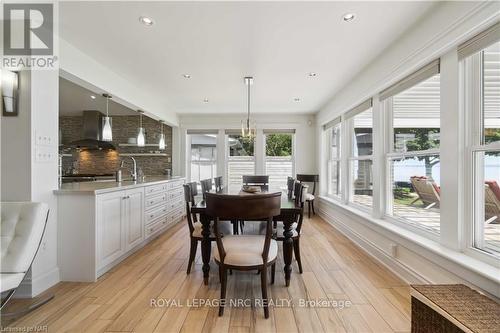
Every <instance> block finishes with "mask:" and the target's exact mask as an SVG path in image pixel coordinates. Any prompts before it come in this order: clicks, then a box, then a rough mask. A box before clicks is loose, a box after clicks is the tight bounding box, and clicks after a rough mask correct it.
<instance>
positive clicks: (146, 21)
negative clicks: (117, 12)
mask: <svg viewBox="0 0 500 333" xmlns="http://www.w3.org/2000/svg"><path fill="white" fill-rule="evenodd" d="M139 22H141V23H142V24H144V25H146V26H148V27H150V26H152V25H153V24H154V23H155V22H154V21H153V19H152V18H150V17H147V16H141V17H139Z"/></svg>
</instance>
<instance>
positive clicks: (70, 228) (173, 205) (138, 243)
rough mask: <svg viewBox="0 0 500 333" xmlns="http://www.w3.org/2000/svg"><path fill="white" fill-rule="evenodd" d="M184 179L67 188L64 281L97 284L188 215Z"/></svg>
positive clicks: (61, 204) (62, 203)
mask: <svg viewBox="0 0 500 333" xmlns="http://www.w3.org/2000/svg"><path fill="white" fill-rule="evenodd" d="M183 184H184V178H181V177H146V178H145V179H144V180H143V181H122V182H115V181H95V182H80V183H67V184H62V185H61V187H60V188H59V189H57V190H55V191H54V193H55V194H56V195H57V198H58V199H57V201H58V221H59V223H58V231H59V232H58V235H59V249H58V250H59V266H60V271H61V280H63V281H85V282H93V281H95V280H96V279H97V278H98V277H99V276H101V275H102V274H104V273H105V272H107V271H108V270H109V269H111V268H112V267H113V266H115V265H116V264H118V263H119V262H121V261H122V260H123V259H125V258H126V257H128V256H129V255H131V254H132V253H134V252H135V251H136V250H138V249H139V248H141V247H143V246H144V245H145V244H147V243H148V242H149V241H151V240H152V239H153V238H155V237H157V236H159V235H160V234H162V233H163V232H164V231H165V230H167V229H168V228H169V227H171V226H172V225H174V224H176V223H178V222H180V221H181V220H182V219H183V218H184V216H185V208H184V203H183V187H182V185H183Z"/></svg>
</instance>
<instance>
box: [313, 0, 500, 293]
mask: <svg viewBox="0 0 500 333" xmlns="http://www.w3.org/2000/svg"><path fill="white" fill-rule="evenodd" d="M499 19H500V3H499V2H446V3H442V4H440V5H439V6H438V7H437V8H436V9H435V10H434V11H433V12H432V13H431V14H429V15H428V16H426V17H425V18H423V19H422V20H421V21H420V22H419V23H417V24H416V25H415V26H414V27H413V28H412V29H411V30H410V31H408V33H406V34H405V35H404V36H403V37H402V38H401V39H399V40H398V41H397V42H396V43H394V44H393V45H391V46H390V47H389V48H388V49H386V50H385V51H384V52H383V53H382V54H381V55H380V56H379V57H378V58H377V59H375V60H374V61H373V62H372V63H371V64H370V65H368V66H367V67H366V68H365V69H364V70H363V71H362V72H361V73H360V74H358V75H357V76H356V77H355V78H354V79H353V80H352V81H351V82H350V83H349V84H347V85H346V86H345V87H344V88H343V89H342V90H341V91H340V92H338V93H337V94H336V96H334V98H333V99H332V100H331V101H330V102H329V103H327V104H326V105H325V107H323V108H322V109H321V110H320V112H319V113H318V114H317V124H318V126H317V135H318V138H317V140H318V142H321V143H322V145H323V149H321V150H320V152H319V153H318V155H317V161H318V168H319V169H320V175H321V181H322V185H323V187H322V193H324V185H325V180H326V177H325V173H326V147H325V146H324V145H325V143H324V142H322V140H323V131H322V128H321V125H322V124H324V123H326V122H327V121H329V120H331V119H333V118H335V117H337V116H339V115H340V114H342V113H344V112H345V111H347V110H348V109H349V108H351V107H353V106H355V105H357V104H359V103H360V102H362V101H363V100H365V99H366V98H368V97H372V96H373V97H374V99H375V100H374V107H373V112H374V114H375V116H374V119H375V121H374V124H375V125H374V126H375V127H376V128H374V137H375V146H374V163H375V164H377V166H381V167H380V168H378V167H376V168H374V177H375V178H374V187H375V191H374V204H375V206H374V207H375V209H374V212H373V214H367V213H362V212H360V211H359V210H357V209H354V208H353V207H351V206H349V205H346V204H344V203H340V202H336V201H333V200H332V199H328V198H325V197H323V198H320V203H319V205H318V206H319V211H320V214H321V215H322V216H323V217H324V218H325V219H326V220H327V221H328V222H330V223H331V224H332V225H333V226H334V227H336V228H338V229H339V230H341V231H342V232H344V233H345V234H346V235H348V237H349V238H351V239H352V240H353V241H355V242H356V243H357V244H359V245H360V246H362V247H363V248H364V249H365V250H366V251H367V252H368V253H370V254H372V255H373V256H375V257H376V258H377V259H379V260H380V261H381V262H383V263H384V264H386V265H387V266H388V267H389V268H391V269H393V270H394V271H395V272H396V273H397V274H399V275H400V276H402V277H403V278H405V279H406V280H407V281H410V282H432V283H450V282H451V283H466V284H470V285H474V286H476V287H479V288H480V289H482V290H483V291H486V292H487V293H489V294H491V295H494V296H496V297H500V267H499V266H498V265H499V264H500V263H498V261H497V265H495V264H494V263H491V262H490V261H488V260H486V261H482V260H478V258H479V257H476V256H473V255H470V254H469V252H468V251H466V249H464V243H465V242H464V237H465V235H464V229H465V228H464V226H466V225H468V224H467V223H469V221H465V219H464V214H463V210H464V206H465V205H467V204H470V203H468V202H466V200H465V199H464V198H465V196H464V195H463V188H462V186H463V184H462V181H461V179H463V177H464V172H463V170H462V166H463V158H464V144H463V141H464V140H463V137H464V131H463V124H462V123H461V119H462V118H461V113H460V111H459V110H460V107H459V105H460V103H459V96H460V95H459V94H460V90H459V62H458V59H457V53H456V50H457V46H458V45H459V44H460V43H461V42H463V41H465V40H467V39H468V38H470V37H472V36H473V35H475V34H476V33H478V32H480V31H481V30H483V29H485V28H486V27H488V26H490V25H492V24H493V23H494V22H496V21H498V20H499ZM437 58H441V186H442V195H441V208H440V211H441V233H440V236H439V237H431V238H427V237H425V236H422V235H420V234H418V233H415V232H411V231H409V230H407V229H403V228H401V227H398V226H396V225H395V224H393V223H391V222H388V221H386V220H383V219H380V218H381V217H382V215H383V214H381V213H382V211H383V207H384V205H383V199H384V198H383V196H382V195H381V194H383V193H385V192H384V181H385V176H383V175H384V167H383V166H384V162H383V161H384V159H385V157H384V153H383V150H384V149H383V147H381V140H380V138H379V137H378V136H380V135H382V134H376V133H375V131H376V130H379V131H380V130H381V131H380V132H382V133H383V132H384V128H383V126H385V124H383V122H381V119H380V116H381V112H382V108H381V107H380V103H379V101H378V92H380V91H381V90H383V89H384V88H386V87H387V86H389V85H390V84H392V83H394V82H396V81H397V80H399V79H401V78H402V77H404V76H406V75H408V74H409V73H411V72H413V71H414V70H416V69H418V68H419V67H421V66H422V65H425V64H426V63H428V62H430V61H432V60H434V59H437ZM380 132H379V133H380ZM378 177H380V178H378ZM377 190H378V191H377ZM375 199H380V200H375ZM393 246H395V248H397V253H393V251H392V249H393Z"/></svg>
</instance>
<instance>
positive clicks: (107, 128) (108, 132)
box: [102, 94, 113, 141]
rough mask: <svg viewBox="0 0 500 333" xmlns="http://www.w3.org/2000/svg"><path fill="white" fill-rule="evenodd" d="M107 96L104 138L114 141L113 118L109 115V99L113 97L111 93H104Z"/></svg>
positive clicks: (104, 139)
mask: <svg viewBox="0 0 500 333" xmlns="http://www.w3.org/2000/svg"><path fill="white" fill-rule="evenodd" d="M102 96H103V97H104V98H106V117H104V125H103V127H102V140H103V141H113V131H112V130H111V118H110V117H109V100H110V99H111V98H112V97H111V95H110V94H102Z"/></svg>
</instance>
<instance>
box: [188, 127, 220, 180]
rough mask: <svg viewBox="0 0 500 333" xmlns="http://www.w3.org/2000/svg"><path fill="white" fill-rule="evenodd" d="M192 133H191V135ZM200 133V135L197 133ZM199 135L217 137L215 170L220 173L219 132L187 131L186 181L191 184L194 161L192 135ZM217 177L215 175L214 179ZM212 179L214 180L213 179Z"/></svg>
mask: <svg viewBox="0 0 500 333" xmlns="http://www.w3.org/2000/svg"><path fill="white" fill-rule="evenodd" d="M189 132H191V133H189ZM196 132H199V133H196ZM212 132H213V133H212ZM197 134H200V135H202V134H213V135H215V136H216V143H215V149H216V155H215V160H214V162H215V169H216V172H217V173H218V172H219V166H218V160H219V154H220V151H219V145H218V139H217V137H218V130H199V131H198V130H187V131H186V179H188V180H189V181H190V182H191V181H192V180H191V176H192V175H191V164H192V162H193V161H192V159H191V143H192V142H191V136H192V135H197ZM216 176H217V175H213V177H216ZM213 177H212V178H213Z"/></svg>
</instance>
